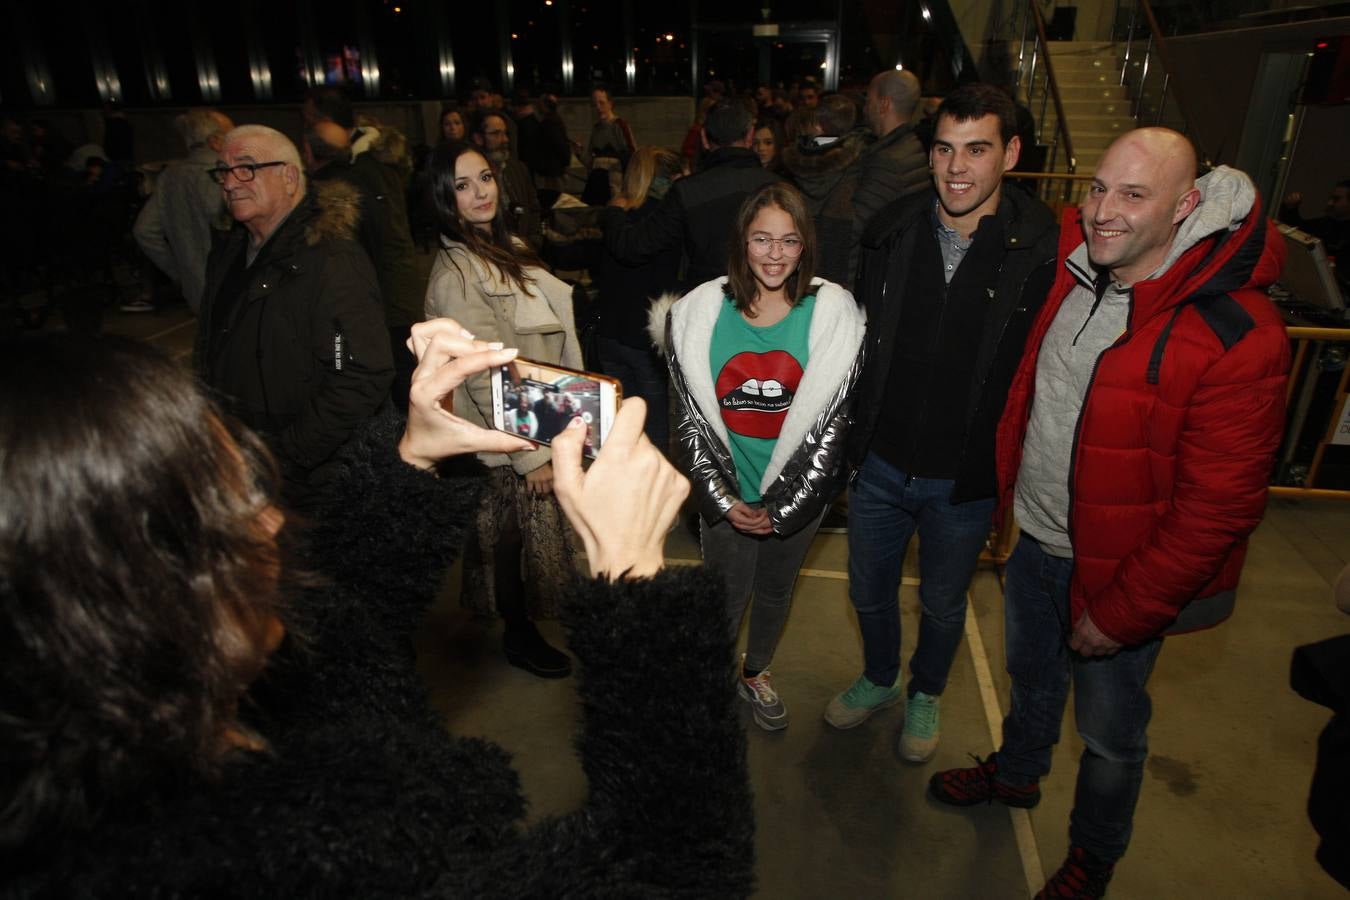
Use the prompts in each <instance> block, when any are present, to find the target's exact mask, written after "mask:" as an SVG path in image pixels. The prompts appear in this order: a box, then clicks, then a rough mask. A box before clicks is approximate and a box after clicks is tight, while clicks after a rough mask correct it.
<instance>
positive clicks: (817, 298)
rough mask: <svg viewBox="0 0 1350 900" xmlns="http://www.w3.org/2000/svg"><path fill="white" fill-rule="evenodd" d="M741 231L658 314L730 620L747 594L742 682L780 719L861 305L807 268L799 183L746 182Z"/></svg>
mask: <svg viewBox="0 0 1350 900" xmlns="http://www.w3.org/2000/svg"><path fill="white" fill-rule="evenodd" d="M735 234H736V238H735V240H734V241H733V244H732V247H731V250H730V253H729V256H728V274H727V275H726V276H724V277H722V278H717V279H714V280H712V281H709V282H707V283H705V284H703V285H701V286H699V287H698V288H695V289H694V290H693V291H691V292H690V293H689V294H687V295H685V296H684V297H683V298H681V299H680V300H679V301H677V302H675V303H674V304H673V306H672V305H669V304H668V303H667V304H659V305H658V307H657V308H656V309H655V310H654V312H653V317H652V318H653V325H654V326H655V325H656V324H657V323H659V322H660V321H662V320H664V322H665V335H664V345H665V350H666V357H667V362H668V364H669V366H670V371H671V381H672V383H673V385H674V387H675V395H676V400H677V407H676V416H675V418H676V429H677V433H678V435H679V439H680V443H681V444H682V445H683V447H684V449H685V451H686V452H687V454H688V457H689V466H690V472H689V475H690V481H691V482H692V483H693V493H694V496H695V497H696V498H697V499H698V502H699V508H700V513H701V522H700V526H701V543H702V550H703V559H704V561H705V562H706V563H707V564H708V565H709V566H710V567H712V568H714V569H717V570H718V571H719V572H721V573H722V576H723V578H724V579H725V580H726V583H727V594H728V600H727V604H728V609H727V614H728V622H729V627H730V628H731V629H732V631H733V633H735V632H738V631H739V630H740V624H741V619H742V618H743V617H744V615H745V611H746V607H747V605H748V606H749V607H750V627H749V635H748V638H747V642H746V649H745V653H744V654H743V655H742V659H741V678H740V681H739V683H738V685H737V688H738V692H739V694H740V695H741V697H743V698H744V699H745V700H746V701H747V702H748V703H749V704H750V705H751V707H752V708H753V711H754V718H755V722H756V723H757V724H758V725H759V726H760V727H762V728H765V729H767V730H770V731H776V730H778V729H781V728H786V727H787V723H788V714H787V706H786V705H785V704H784V703H783V701H782V698H781V697H779V695H778V692H777V691H776V690H775V688H774V686H773V683H772V681H771V679H770V676H769V663H770V661H771V660H772V657H773V653H774V650H775V649H776V648H777V645H778V639H779V636H780V634H781V633H782V629H783V626H784V624H785V623H786V621H787V615H788V609H789V606H790V604H791V600H792V589H793V585H794V584H795V582H796V578H797V572H798V570H799V569H800V568H801V565H802V560H803V559H804V558H805V556H806V551H807V550H808V549H809V548H810V546H811V540H812V538H813V537H814V536H815V533H816V529H817V528H818V527H819V525H820V520H821V518H822V517H823V515H824V512H825V509H826V508H827V507H828V505H829V502H830V501H831V500H832V499H833V497H834V496H835V493H836V492H837V491H838V489H839V486H840V481H841V475H842V472H841V468H842V465H843V440H844V436H845V432H846V431H847V429H848V425H849V423H850V417H849V407H848V397H849V393H850V391H851V390H852V386H853V383H854V381H855V380H856V378H857V374H858V371H859V368H860V366H861V355H860V351H861V348H862V344H863V331H864V321H865V317H864V313H863V311H862V309H861V308H860V307H859V306H858V304H857V303H855V302H854V300H853V297H852V295H851V294H849V292H848V291H846V290H844V289H843V288H841V287H840V286H839V285H837V284H833V283H831V282H828V281H824V280H822V279H815V278H812V269H813V267H814V261H815V249H816V248H815V246H814V244H815V235H814V229H813V227H812V223H811V217H810V215H809V214H808V213H807V211H806V204H805V201H804V200H803V198H802V195H801V194H800V193H799V192H798V191H797V190H796V188H793V187H791V186H790V185H787V184H781V183H778V184H769V185H765V186H764V187H762V188H760V189H759V190H758V191H756V192H755V193H753V194H751V195H750V196H749V197H748V198H746V201H745V203H744V204H742V206H741V209H740V212H739V214H738V216H737V220H736V231H735ZM667 309H668V313H667ZM654 330H655V329H654ZM752 597H753V602H752Z"/></svg>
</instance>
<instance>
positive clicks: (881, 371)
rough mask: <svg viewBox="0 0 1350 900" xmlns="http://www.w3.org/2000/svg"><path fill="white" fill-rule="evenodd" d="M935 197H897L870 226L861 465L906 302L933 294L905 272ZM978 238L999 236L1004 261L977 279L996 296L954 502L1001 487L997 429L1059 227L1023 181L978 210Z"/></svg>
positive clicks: (865, 249) (854, 448) (1046, 283)
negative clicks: (914, 286)
mask: <svg viewBox="0 0 1350 900" xmlns="http://www.w3.org/2000/svg"><path fill="white" fill-rule="evenodd" d="M936 202H937V195H936V194H935V193H934V192H933V191H928V192H926V193H924V194H919V195H916V196H913V197H910V198H908V199H906V200H900V201H898V202H896V203H893V204H891V205H890V206H888V207H886V208H885V209H884V210H882V211H881V212H880V213H878V214H877V216H876V218H875V219H873V221H872V224H871V226H870V227H869V228H868V229H867V231H866V233H865V234H864V235H863V244H862V258H861V260H860V262H859V265H858V281H857V292H856V293H857V296H858V298H859V299H860V300H862V302H863V305H864V306H865V307H866V309H867V322H868V325H867V344H866V358H865V361H864V362H863V371H862V378H861V379H860V380H859V381H858V388H857V395H856V401H855V404H854V408H855V409H856V410H857V416H856V421H855V423H854V426H853V430H852V431H851V432H849V452H848V458H849V462H850V464H851V465H852V466H853V467H854V468H855V469H856V468H857V467H858V466H859V465H861V464H862V461H863V458H864V457H865V456H866V455H867V450H868V446H869V445H870V444H871V441H872V435H873V433H874V432H875V431H876V427H877V420H878V418H879V417H880V416H881V415H882V414H883V411H884V410H885V409H886V408H887V404H886V386H887V379H888V378H889V376H890V368H891V354H892V348H893V345H894V343H895V334H896V329H897V328H898V327H899V323H900V311H901V308H902V307H903V306H904V305H905V304H906V303H922V302H924V300H925V298H923V297H913V296H909V293H908V292H907V291H906V280H907V278H906V276H907V273H909V272H910V270H911V267H912V265H913V263H912V262H911V260H912V259H913V255H914V252H915V248H916V247H917V246H918V244H919V238H920V236H921V235H922V233H923V232H924V231H925V230H928V232H929V233H930V234H931V229H932V227H933V224H932V223H933V220H932V209H933V205H934V204H935V203H936ZM973 238H974V240H975V241H976V243H978V242H980V241H981V240H984V241H991V240H992V241H998V242H999V244H1001V246H1002V251H1003V252H1002V261H1001V263H1000V264H999V265H998V266H997V267H990V268H988V269H987V270H986V271H982V272H981V273H980V274H981V276H982V278H983V279H984V280H985V282H987V283H984V284H982V285H980V286H979V287H982V288H983V290H985V291H987V292H988V296H989V304H990V305H989V312H988V314H987V315H986V316H985V317H984V328H983V330H982V332H981V334H980V340H979V350H978V352H977V354H976V357H975V359H973V360H972V361H971V367H972V369H973V370H974V377H973V378H972V379H971V382H970V390H971V395H970V398H969V401H968V402H967V403H966V409H967V410H968V411H969V412H968V415H967V419H966V428H965V435H964V440H963V442H962V446H961V452H960V458H959V460H958V461H957V467H956V478H955V481H956V484H955V485H954V486H953V488H952V502H953V503H957V502H961V501H965V500H977V499H981V498H985V497H992V496H994V495H995V494H996V493H997V492H998V483H997V479H996V476H995V471H994V433H995V431H996V430H997V428H998V420H999V416H1000V415H1002V413H1003V404H1004V402H1005V401H1006V399H1007V396H1008V385H1009V384H1010V383H1011V382H1012V377H1013V374H1014V373H1015V372H1016V371H1017V364H1018V362H1019V361H1020V360H1021V358H1022V347H1023V345H1025V344H1026V339H1027V332H1028V331H1029V330H1030V329H1031V325H1032V323H1033V322H1034V321H1035V319H1036V313H1037V311H1038V310H1039V309H1040V308H1041V306H1042V305H1043V304H1044V303H1045V296H1046V294H1047V293H1048V291H1049V290H1050V284H1051V282H1052V281H1053V280H1054V276H1055V250H1056V242H1057V240H1058V238H1059V228H1058V226H1057V225H1056V224H1055V217H1054V215H1053V214H1052V213H1051V212H1050V210H1049V209H1048V208H1047V207H1046V206H1045V204H1043V203H1041V202H1040V201H1039V200H1037V199H1035V198H1033V197H1030V196H1028V195H1027V194H1026V193H1025V192H1023V191H1016V190H1004V191H1003V192H1002V197H1001V199H1000V201H999V206H998V211H997V212H996V213H995V214H994V215H992V216H985V217H984V218H983V219H982V220H980V224H979V227H978V228H977V229H976V231H975V234H974V235H973ZM963 271H964V270H963Z"/></svg>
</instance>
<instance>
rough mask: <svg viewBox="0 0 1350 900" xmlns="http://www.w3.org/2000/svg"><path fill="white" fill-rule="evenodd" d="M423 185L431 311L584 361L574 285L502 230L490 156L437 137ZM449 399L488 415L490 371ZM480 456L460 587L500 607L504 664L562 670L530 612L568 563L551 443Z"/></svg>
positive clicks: (543, 609) (482, 417)
mask: <svg viewBox="0 0 1350 900" xmlns="http://www.w3.org/2000/svg"><path fill="white" fill-rule="evenodd" d="M431 188H432V200H433V203H434V205H435V208H436V218H437V224H438V226H439V228H440V232H441V249H440V252H439V253H437V254H436V260H435V262H434V263H433V264H432V269H431V279H430V281H429V282H428V284H427V296H426V315H427V318H435V317H437V316H449V317H451V318H453V319H455V320H456V321H458V322H459V323H460V324H461V325H463V326H464V327H465V328H466V329H468V330H469V331H470V332H472V333H473V335H474V336H475V337H477V338H478V339H479V340H484V341H501V342H502V343H503V344H505V345H506V346H507V347H516V348H518V349H519V350H520V355H521V356H522V357H525V358H527V359H533V360H538V361H540V362H546V363H553V364H555V365H563V366H567V367H569V368H573V369H580V368H581V367H582V366H581V349H580V345H579V344H578V342H577V335H576V330H575V326H574V325H573V318H572V291H571V288H569V287H568V286H567V285H566V284H564V283H563V282H562V281H560V280H558V279H557V278H555V277H554V276H553V275H552V274H550V273H549V272H548V271H547V270H546V269H545V268H544V267H543V264H542V263H541V262H540V261H539V260H538V259H537V258H536V257H535V256H534V254H533V252H532V251H531V250H530V249H529V247H528V246H527V245H526V244H525V242H524V241H522V240H520V238H518V237H516V236H514V235H512V234H510V233H509V232H508V231H507V229H506V221H505V218H504V213H503V209H502V206H501V204H499V203H498V202H497V201H498V190H497V172H496V170H495V169H494V168H493V167H492V164H491V163H489V162H488V160H487V159H486V158H485V157H484V156H483V155H482V153H481V152H479V151H478V150H477V149H476V148H475V147H474V146H473V145H471V144H467V143H458V144H449V145H445V146H442V147H439V148H437V150H436V153H435V155H434V156H433V157H432V161H431ZM455 408H456V409H457V410H462V411H463V412H462V413H461V415H463V416H464V417H465V418H466V419H468V420H469V421H471V422H473V423H474V424H477V425H487V426H489V427H490V426H491V423H492V391H491V385H490V382H489V380H488V376H487V374H486V373H484V374H480V375H475V376H474V377H472V378H469V379H468V380H466V381H465V382H464V384H463V385H461V386H460V387H459V388H458V389H457V390H456V392H455ZM479 459H481V460H482V461H483V463H484V464H486V465H487V466H489V467H491V468H492V479H491V487H490V489H489V491H488V493H487V495H486V496H485V497H484V499H483V503H482V506H481V507H480V508H479V515H478V521H477V531H478V533H477V536H476V539H474V540H472V541H471V542H470V544H469V546H468V548H467V549H466V551H465V554H464V590H463V591H462V593H461V596H463V597H465V598H472V599H473V600H474V602H475V603H479V604H480V605H481V606H482V607H483V610H481V611H491V610H492V609H494V608H495V609H496V611H497V612H499V613H500V614H501V616H502V619H503V621H504V623H505V632H504V635H503V638H502V644H503V647H504V649H505V651H506V658H507V660H508V661H509V662H510V663H511V664H512V665H514V666H518V667H520V668H522V669H525V670H526V671H528V672H531V673H533V674H535V675H538V676H540V677H543V678H561V677H565V676H566V675H568V674H570V672H571V662H570V661H569V660H568V658H567V656H566V654H564V653H562V652H560V651H558V650H556V649H554V648H553V647H551V646H549V644H548V643H547V642H546V641H545V640H544V638H543V636H542V635H540V634H539V630H538V629H537V628H536V627H535V625H534V623H533V622H532V621H531V620H530V617H529V615H528V612H530V611H533V612H534V613H535V614H541V615H553V614H556V611H557V610H556V605H557V600H558V598H559V596H560V593H561V590H562V588H563V586H564V585H566V583H567V581H568V579H569V578H570V576H571V573H572V571H573V561H572V552H571V548H570V547H569V545H568V543H567V539H566V529H565V528H564V527H563V524H562V514H561V511H560V510H559V508H558V504H557V502H556V501H555V500H554V498H553V466H552V463H551V460H552V457H551V455H550V451H549V449H548V448H547V447H537V448H535V449H534V450H529V451H524V452H520V453H512V454H509V455H508V454H504V453H480V454H479ZM522 558H523V560H524V564H525V566H524V568H525V573H524V574H522V566H521V562H522ZM527 585H528V586H529V588H530V590H529V591H527V589H526V586H527ZM527 593H528V594H529V595H530V596H529V597H528V598H527ZM527 599H528V601H529V602H527Z"/></svg>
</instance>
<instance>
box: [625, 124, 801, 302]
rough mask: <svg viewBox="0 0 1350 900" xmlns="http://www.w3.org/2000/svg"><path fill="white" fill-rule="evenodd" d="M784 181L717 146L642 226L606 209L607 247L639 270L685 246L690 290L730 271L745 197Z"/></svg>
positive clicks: (739, 150) (684, 283)
mask: <svg viewBox="0 0 1350 900" xmlns="http://www.w3.org/2000/svg"><path fill="white" fill-rule="evenodd" d="M781 180H782V179H781V178H779V177H778V176H777V175H775V174H773V173H772V172H770V171H768V170H767V169H765V168H764V167H763V166H761V165H760V164H759V157H758V156H756V155H755V154H754V153H753V152H752V151H750V150H747V149H745V148H744V147H719V148H718V149H716V150H714V151H712V152H711V153H709V154H708V155H707V157H706V158H705V159H704V169H703V170H702V171H701V172H698V173H697V174H694V175H690V176H689V177H688V178H681V179H680V180H679V181H677V182H675V184H674V185H672V186H671V188H670V193H668V194H666V198H665V200H663V201H661V205H660V206H659V207H657V209H656V211H655V212H654V213H652V214H651V215H649V216H647V217H646V218H645V219H643V220H642V221H641V222H638V223H636V224H633V223H629V222H628V220H627V218H626V217H625V216H624V211H623V210H621V209H618V208H616V207H608V208H607V209H605V211H604V213H603V214H602V216H601V219H600V224H601V227H602V228H603V229H604V232H605V247H606V248H608V250H609V252H610V253H611V254H613V255H614V258H615V259H617V260H618V261H619V262H621V263H623V264H624V265H629V266H637V265H642V264H643V263H646V262H647V261H649V260H651V259H652V258H653V257H655V256H658V255H659V254H661V253H662V252H663V251H666V250H669V249H671V248H673V247H680V246H683V247H684V251H685V257H686V264H685V266H684V271H683V273H682V276H681V278H680V290H682V291H689V290H692V289H693V288H694V287H696V286H697V285H700V284H703V283H704V282H705V281H709V280H711V279H713V278H716V277H717V276H719V275H722V274H725V273H726V271H727V251H728V249H729V248H730V242H731V240H732V236H733V235H732V232H733V231H734V230H735V225H736V213H737V211H738V210H739V209H740V208H741V203H742V202H743V201H744V200H745V198H746V197H747V196H748V195H749V194H751V193H752V192H754V191H757V190H759V188H760V187H762V186H764V185H766V184H769V183H771V182H775V181H781Z"/></svg>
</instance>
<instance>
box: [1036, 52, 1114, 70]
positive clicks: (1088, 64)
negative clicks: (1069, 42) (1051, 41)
mask: <svg viewBox="0 0 1350 900" xmlns="http://www.w3.org/2000/svg"><path fill="white" fill-rule="evenodd" d="M1050 61H1051V62H1052V63H1054V65H1055V71H1056V72H1059V71H1061V70H1063V71H1065V72H1116V73H1119V72H1120V66H1121V63H1122V62H1124V60H1122V59H1120V58H1119V57H1117V56H1115V54H1112V55H1110V56H1079V55H1077V54H1069V55H1068V56H1065V55H1063V54H1059V53H1052V54H1050Z"/></svg>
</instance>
